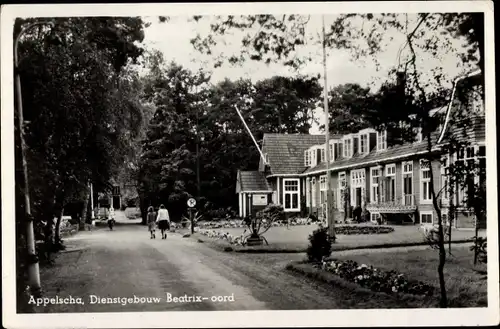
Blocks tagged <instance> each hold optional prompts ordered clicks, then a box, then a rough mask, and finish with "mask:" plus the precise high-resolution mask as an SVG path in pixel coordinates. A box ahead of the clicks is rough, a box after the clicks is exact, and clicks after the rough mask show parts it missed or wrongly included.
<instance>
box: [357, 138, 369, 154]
mask: <svg viewBox="0 0 500 329" xmlns="http://www.w3.org/2000/svg"><path fill="white" fill-rule="evenodd" d="M363 137H364V138H365V143H364V144H363ZM369 137H370V136H369V134H360V135H359V154H368V153H369V152H370V149H369V143H370V138H369ZM363 146H364V147H363Z"/></svg>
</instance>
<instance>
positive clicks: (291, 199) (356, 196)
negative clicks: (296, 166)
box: [283, 146, 486, 210]
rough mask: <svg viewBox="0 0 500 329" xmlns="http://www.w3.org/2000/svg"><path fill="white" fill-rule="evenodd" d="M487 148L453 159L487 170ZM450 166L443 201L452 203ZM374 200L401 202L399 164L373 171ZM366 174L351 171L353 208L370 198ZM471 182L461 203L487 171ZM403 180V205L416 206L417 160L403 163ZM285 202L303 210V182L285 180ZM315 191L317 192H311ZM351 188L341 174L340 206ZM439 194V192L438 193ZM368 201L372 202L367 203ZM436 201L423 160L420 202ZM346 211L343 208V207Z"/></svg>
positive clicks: (322, 185)
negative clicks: (397, 187)
mask: <svg viewBox="0 0 500 329" xmlns="http://www.w3.org/2000/svg"><path fill="white" fill-rule="evenodd" d="M485 155H486V152H485V146H472V147H469V148H467V149H465V150H462V151H461V152H459V153H458V154H457V156H456V158H454V159H453V160H454V161H455V162H456V163H460V162H463V163H464V164H465V165H470V166H472V165H474V163H478V164H479V167H480V168H485V164H486V163H485V161H486V158H485ZM448 163H449V159H444V160H443V161H442V165H441V196H442V199H443V201H445V202H446V201H447V200H448V194H449V191H448V188H447V182H448V174H449V173H448ZM369 173H370V200H369V202H372V203H377V202H395V201H399V200H398V199H399V197H398V195H397V192H396V176H397V175H396V164H387V165H385V166H384V167H382V166H378V167H372V168H370V171H369ZM365 175H366V173H365V169H356V170H351V172H350V183H351V185H350V201H351V205H353V206H358V205H359V206H361V205H362V203H363V202H364V201H365V196H366V191H365V187H366V176H365ZM326 177H327V176H326V175H323V176H320V178H319V189H320V203H321V204H322V203H324V202H325V201H326V191H327V181H326V179H327V178H326ZM466 179H468V180H469V181H470V183H469V184H468V185H467V184H466V187H465V188H461V189H458V200H457V201H458V202H459V203H461V202H463V200H464V199H465V197H466V195H467V194H468V193H470V192H472V191H471V189H474V188H475V185H476V184H477V183H478V182H479V183H483V182H485V179H486V177H485V171H482V174H479V175H473V176H470V177H467V178H466ZM401 181H402V191H401V193H402V195H401V198H402V199H401V200H400V201H401V203H402V204H403V205H414V191H413V189H414V187H413V185H414V184H413V161H404V162H402V163H401ZM283 186H284V195H285V197H284V200H285V202H284V203H285V205H284V206H285V209H287V210H299V204H300V197H299V194H300V193H299V180H298V179H284V185H283ZM311 188H312V189H313V190H312V191H311ZM345 188H347V173H346V172H339V173H338V193H337V200H336V201H337V202H338V205H339V206H340V205H342V204H343V203H344V199H343V198H344V194H345V193H343V191H344V190H345ZM315 189H316V185H315V184H312V186H310V185H309V184H306V202H307V204H308V205H309V204H310V203H311V201H312V206H313V207H315V206H316V204H315V203H316V200H315V198H312V200H311V199H310V194H311V192H312V194H313V195H316V190H315ZM436 193H438V192H436ZM366 201H368V200H366ZM431 201H432V186H431V166H430V164H429V163H428V162H427V161H425V160H421V161H420V202H421V203H430V202H431ZM339 208H342V207H339Z"/></svg>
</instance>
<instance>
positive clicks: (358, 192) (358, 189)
mask: <svg viewBox="0 0 500 329" xmlns="http://www.w3.org/2000/svg"><path fill="white" fill-rule="evenodd" d="M361 193H362V189H361V187H356V207H361V195H362V194H361Z"/></svg>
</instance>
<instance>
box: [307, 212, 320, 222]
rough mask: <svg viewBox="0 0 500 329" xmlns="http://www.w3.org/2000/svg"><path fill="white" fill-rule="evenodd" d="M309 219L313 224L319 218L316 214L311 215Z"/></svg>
mask: <svg viewBox="0 0 500 329" xmlns="http://www.w3.org/2000/svg"><path fill="white" fill-rule="evenodd" d="M309 218H310V219H311V221H312V222H313V223H316V222H317V221H318V216H316V215H315V214H310V215H309Z"/></svg>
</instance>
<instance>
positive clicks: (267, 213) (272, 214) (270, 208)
mask: <svg viewBox="0 0 500 329" xmlns="http://www.w3.org/2000/svg"><path fill="white" fill-rule="evenodd" d="M257 217H262V218H264V219H268V220H272V221H282V220H285V212H284V210H283V207H282V206H280V205H276V204H272V203H271V204H269V205H267V206H266V208H264V209H262V210H261V211H259V212H258V213H257Z"/></svg>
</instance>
